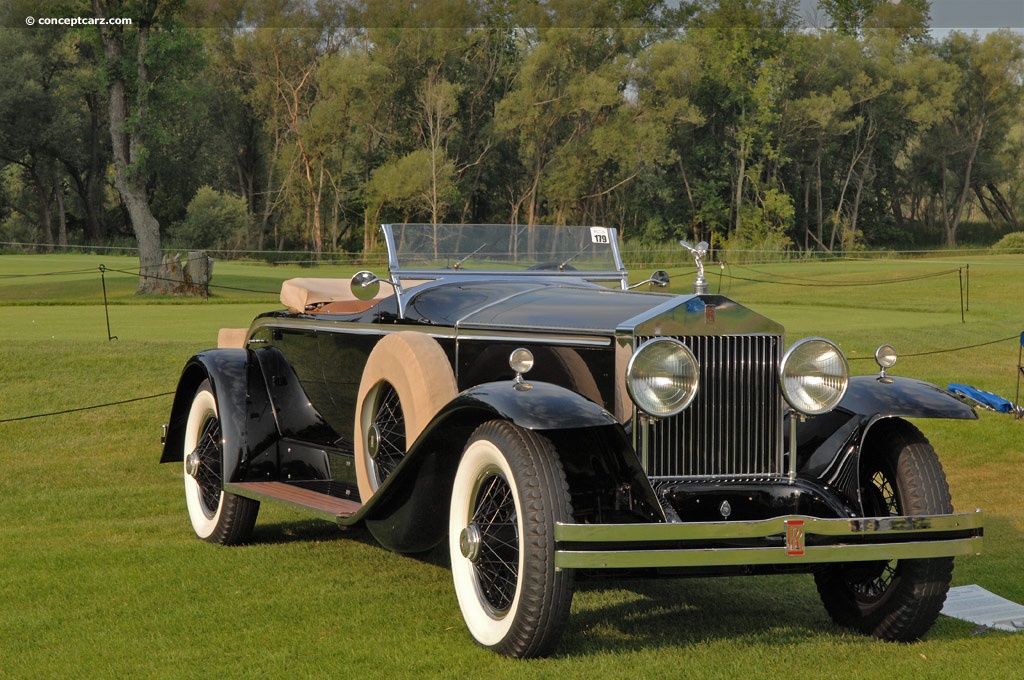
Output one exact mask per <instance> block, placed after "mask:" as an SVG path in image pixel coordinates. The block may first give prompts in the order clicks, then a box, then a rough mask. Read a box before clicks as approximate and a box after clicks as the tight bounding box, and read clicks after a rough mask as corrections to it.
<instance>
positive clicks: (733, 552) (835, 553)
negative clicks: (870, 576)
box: [555, 510, 983, 569]
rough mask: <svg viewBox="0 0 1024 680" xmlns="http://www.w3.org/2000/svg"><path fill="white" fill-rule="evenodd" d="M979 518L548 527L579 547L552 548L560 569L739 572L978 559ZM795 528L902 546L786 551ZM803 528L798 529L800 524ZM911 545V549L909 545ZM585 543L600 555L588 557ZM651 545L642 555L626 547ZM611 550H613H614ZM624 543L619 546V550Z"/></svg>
mask: <svg viewBox="0 0 1024 680" xmlns="http://www.w3.org/2000/svg"><path fill="white" fill-rule="evenodd" d="M982 520H983V513H982V512H981V511H980V510H978V511H976V512H973V513H960V514H954V515H921V516H913V517H910V516H896V517H864V518H835V519H823V518H820V517H808V516H801V515H787V516H784V517H774V518H771V519H766V520H756V521H750V522H684V523H673V524H659V523H652V524H563V523H558V524H556V525H555V541H556V542H557V543H559V544H564V543H576V544H584V545H582V546H580V549H558V550H556V553H555V565H556V566H557V567H560V568H566V569H569V568H573V569H594V568H630V567H690V566H739V565H754V564H815V563H819V562H859V561H874V560H893V559H921V558H928V557H944V556H953V555H968V554H972V553H978V552H980V551H981V548H982V537H981V533H982V526H983V522H982ZM791 523H792V524H798V525H800V526H801V528H802V529H803V534H804V536H832V537H843V536H846V537H850V538H853V537H871V536H873V535H877V536H879V537H880V538H881V537H885V538H888V539H893V538H898V539H905V540H904V541H903V542H884V541H880V542H874V543H863V542H859V543H857V544H854V545H825V546H819V545H806V546H805V547H804V548H803V549H802V550H801V553H802V554H790V553H789V552H788V551H787V546H786V536H787V529H788V528H789V526H790V525H791ZM801 523H802V524H801ZM943 532H946V533H949V532H962V533H969V534H970V535H968V536H964V537H963V538H952V539H949V538H943V539H938V540H932V539H929V535H930V534H936V533H943ZM742 539H765V540H771V541H773V542H774V543H775V545H769V546H764V547H749V548H708V547H694V548H685V547H682V548H673V549H661V548H658V547H657V543H658V542H680V541H708V540H742ZM911 541H912V542H911ZM587 543H593V544H600V548H601V549H595V550H588V549H586V545H585V544H587ZM637 543H651V544H653V545H651V546H650V547H649V548H635V547H632V548H631V547H628V546H629V544H634V545H635V544H637ZM617 544H618V545H617ZM622 544H626V545H625V546H623V547H618V546H619V545H622Z"/></svg>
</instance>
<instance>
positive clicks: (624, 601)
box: [560, 575, 840, 656]
mask: <svg viewBox="0 0 1024 680" xmlns="http://www.w3.org/2000/svg"><path fill="white" fill-rule="evenodd" d="M837 632H840V629H839V628H837V627H835V626H834V625H833V624H832V622H831V620H830V619H829V617H828V615H827V614H826V613H825V611H824V608H823V607H822V606H821V603H820V601H819V600H818V595H817V592H816V590H815V588H814V582H813V579H812V578H811V577H810V576H806V575H805V576H760V577H741V578H694V579H667V580H627V581H618V580H611V579H608V580H595V581H583V582H581V583H579V585H578V587H577V590H576V597H575V600H574V603H573V612H572V616H571V617H570V619H569V626H568V628H567V629H566V633H565V637H564V638H563V640H562V644H561V645H560V651H561V654H560V655H564V656H583V655H589V654H593V653H598V652H604V651H612V650H623V649H626V650H633V651H640V650H649V649H651V648H655V647H673V648H678V647H679V646H680V645H696V644H707V643H709V642H714V641H716V640H729V641H730V642H731V643H732V644H737V645H743V646H747V645H770V646H774V647H783V646H789V645H793V644H797V643H801V642H805V641H809V640H816V639H819V638H820V637H821V635H822V633H826V634H828V633H837Z"/></svg>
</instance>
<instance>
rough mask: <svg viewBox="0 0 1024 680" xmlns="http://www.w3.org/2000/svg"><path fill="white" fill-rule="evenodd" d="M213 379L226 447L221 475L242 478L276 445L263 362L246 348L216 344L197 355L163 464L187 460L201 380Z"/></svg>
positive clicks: (179, 394) (184, 376)
mask: <svg viewBox="0 0 1024 680" xmlns="http://www.w3.org/2000/svg"><path fill="white" fill-rule="evenodd" d="M205 380H209V382H210V388H211V390H212V391H213V395H214V397H215V398H216V400H217V411H218V417H219V419H220V426H221V435H222V438H223V446H224V462H223V465H224V468H223V478H224V480H225V481H228V482H236V481H243V480H244V479H245V477H246V475H245V470H246V468H247V467H248V466H249V464H250V463H252V462H253V461H254V460H255V459H256V458H257V457H258V456H260V455H263V454H265V453H266V451H267V450H268V449H272V448H273V447H275V446H276V442H277V439H278V436H277V424H276V421H275V418H274V410H273V408H271V406H270V400H269V398H268V396H267V388H266V384H265V383H264V380H263V373H262V371H261V370H260V366H259V362H258V361H256V360H255V359H254V357H253V355H252V353H251V352H249V351H248V350H244V349H215V350H209V351H206V352H201V353H199V354H196V355H195V356H193V357H192V358H191V359H189V360H188V363H186V364H185V368H184V370H183V371H182V373H181V378H180V379H179V380H178V388H177V390H176V391H175V394H174V404H173V406H172V407H171V417H170V420H169V421H168V424H167V436H166V438H165V440H164V449H163V454H162V456H161V457H160V462H161V463H170V462H181V461H182V460H183V459H184V455H185V451H184V436H185V425H186V423H187V422H188V414H189V410H190V409H191V407H192V400H193V398H194V397H195V394H196V392H197V391H198V389H199V387H200V385H202V384H203V381H205Z"/></svg>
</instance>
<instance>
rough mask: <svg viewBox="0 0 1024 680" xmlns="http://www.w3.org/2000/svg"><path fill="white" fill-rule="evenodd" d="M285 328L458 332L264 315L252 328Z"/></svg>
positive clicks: (367, 332) (452, 335) (433, 334)
mask: <svg viewBox="0 0 1024 680" xmlns="http://www.w3.org/2000/svg"><path fill="white" fill-rule="evenodd" d="M261 328H267V329H270V330H273V329H275V328H283V329H290V330H305V331H316V332H318V333H351V334H353V335H388V334H389V333H398V332H399V331H416V332H417V333H424V334H426V335H429V336H430V337H432V338H455V337H456V335H457V332H456V330H455V329H454V328H449V327H447V326H425V325H423V324H408V325H398V324H380V323H353V322H349V321H334V322H331V321H324V320H322V319H306V318H298V317H296V318H282V317H263V318H257V319H256V321H254V322H253V326H252V330H256V329H261Z"/></svg>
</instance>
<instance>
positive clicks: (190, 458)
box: [185, 449, 199, 479]
mask: <svg viewBox="0 0 1024 680" xmlns="http://www.w3.org/2000/svg"><path fill="white" fill-rule="evenodd" d="M198 472H199V450H198V449H197V450H195V451H193V452H192V453H190V454H188V455H187V456H185V474H187V475H188V476H189V477H192V478H193V479H195V477H196V473H198Z"/></svg>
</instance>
